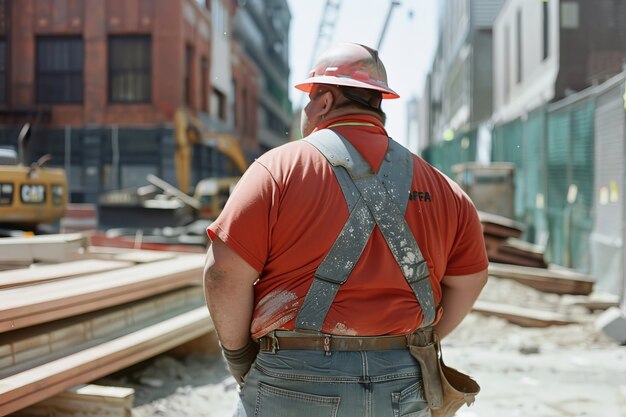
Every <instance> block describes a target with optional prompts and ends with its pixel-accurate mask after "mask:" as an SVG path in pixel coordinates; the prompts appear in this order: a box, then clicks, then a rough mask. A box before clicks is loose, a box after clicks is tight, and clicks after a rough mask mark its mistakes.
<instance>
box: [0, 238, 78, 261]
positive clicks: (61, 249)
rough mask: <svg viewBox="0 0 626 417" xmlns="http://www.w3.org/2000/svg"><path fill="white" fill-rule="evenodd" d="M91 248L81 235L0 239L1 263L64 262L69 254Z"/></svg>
mask: <svg viewBox="0 0 626 417" xmlns="http://www.w3.org/2000/svg"><path fill="white" fill-rule="evenodd" d="M87 246H89V238H88V237H87V235H84V234H81V233H68V234H57V235H41V236H33V237H7V238H2V239H0V263H1V262H3V261H9V262H15V261H26V262H38V261H53V262H59V261H64V260H66V259H67V258H68V257H69V254H70V253H72V252H74V251H77V250H78V249H80V248H86V247H87Z"/></svg>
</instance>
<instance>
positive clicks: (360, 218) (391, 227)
mask: <svg viewBox="0 0 626 417" xmlns="http://www.w3.org/2000/svg"><path fill="white" fill-rule="evenodd" d="M304 140H305V141H307V142H309V143H310V144H312V145H313V146H315V147H316V148H317V149H318V150H319V151H320V152H321V153H322V154H323V155H324V156H325V157H326V159H327V160H328V161H329V163H330V164H331V165H332V166H333V172H334V173H335V176H336V177H337V181H338V182H339V185H340V186H341V189H342V191H343V194H344V196H345V198H346V202H347V204H348V209H349V213H350V215H349V217H348V220H347V221H346V224H345V225H344V227H343V228H342V230H341V232H340V233H339V236H338V237H337V239H336V240H335V243H334V244H333V246H332V247H331V250H330V251H329V253H328V254H327V256H326V257H325V259H324V261H322V263H321V264H320V266H319V267H318V269H317V271H316V274H315V279H314V280H313V283H312V285H311V288H310V289H309V292H308V293H307V296H306V297H305V300H304V303H303V305H302V307H301V309H300V311H299V313H298V317H297V318H296V328H297V329H303V330H315V331H320V330H321V328H322V325H323V322H324V319H325V318H326V315H327V314H328V311H329V309H330V306H331V304H332V302H333V300H334V298H335V296H336V294H337V292H338V291H339V287H340V286H341V285H342V284H343V283H345V282H346V280H347V279H348V277H349V275H350V273H351V272H352V269H353V268H354V266H355V265H356V263H357V261H358V260H359V258H360V257H361V254H362V252H363V249H364V248H365V245H366V244H367V242H368V240H369V237H370V235H371V233H372V230H373V229H374V226H375V225H376V224H378V226H379V228H380V230H381V232H382V233H383V236H384V237H385V240H386V241H387V244H388V246H389V247H390V249H391V252H392V253H393V255H394V258H395V259H396V262H397V263H398V265H399V266H400V268H401V270H402V273H403V275H404V276H405V278H406V279H407V281H408V283H409V285H410V286H411V288H412V289H413V292H414V293H415V295H416V297H417V299H418V302H419V303H420V306H421V307H422V311H423V314H424V322H423V325H422V327H426V326H428V325H430V324H431V323H432V321H433V320H434V316H435V307H434V301H433V295H432V288H431V287H430V280H429V279H428V278H429V272H428V267H427V265H426V262H425V261H424V259H423V257H422V254H421V251H420V250H419V247H418V246H417V242H416V241H415V238H414V237H413V235H412V232H411V230H410V228H409V226H408V225H407V224H406V220H405V219H404V212H405V211H406V206H407V202H408V194H409V190H410V186H411V181H412V178H413V158H412V155H411V153H410V152H408V150H406V149H405V148H403V147H402V146H401V145H399V144H398V143H396V142H394V141H392V140H389V146H388V150H387V153H386V155H385V159H384V160H383V163H382V165H381V168H380V170H379V172H378V174H375V173H374V172H373V170H372V168H371V167H370V165H369V164H368V163H367V161H365V159H364V158H363V157H362V156H361V155H360V153H359V152H358V151H357V150H356V149H354V147H353V146H352V145H351V144H350V143H349V142H348V141H347V140H346V139H345V138H343V137H341V135H339V134H337V133H336V132H333V131H331V130H329V129H324V130H321V131H318V132H316V133H315V134H313V135H310V136H309V137H307V138H305V139H304Z"/></svg>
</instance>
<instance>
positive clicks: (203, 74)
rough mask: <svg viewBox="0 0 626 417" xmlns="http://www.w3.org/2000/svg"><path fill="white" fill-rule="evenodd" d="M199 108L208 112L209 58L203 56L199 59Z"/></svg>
mask: <svg viewBox="0 0 626 417" xmlns="http://www.w3.org/2000/svg"><path fill="white" fill-rule="evenodd" d="M200 98H201V100H202V102H201V103H200V109H201V110H202V111H203V112H205V113H208V112H209V60H208V59H207V57H205V56H203V57H202V58H201V59H200Z"/></svg>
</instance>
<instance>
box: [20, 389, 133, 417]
mask: <svg viewBox="0 0 626 417" xmlns="http://www.w3.org/2000/svg"><path fill="white" fill-rule="evenodd" d="M134 397H135V390H134V389H133V388H126V387H108V386H103V385H93V384H90V385H80V386H77V387H73V388H70V389H68V390H66V391H63V392H61V393H60V394H57V395H55V396H54V397H51V398H48V399H45V400H43V401H41V402H39V403H37V404H34V405H31V406H29V407H26V408H24V409H22V410H19V411H17V412H15V413H13V414H12V416H14V417H49V416H55V417H131V416H132V410H133V402H134Z"/></svg>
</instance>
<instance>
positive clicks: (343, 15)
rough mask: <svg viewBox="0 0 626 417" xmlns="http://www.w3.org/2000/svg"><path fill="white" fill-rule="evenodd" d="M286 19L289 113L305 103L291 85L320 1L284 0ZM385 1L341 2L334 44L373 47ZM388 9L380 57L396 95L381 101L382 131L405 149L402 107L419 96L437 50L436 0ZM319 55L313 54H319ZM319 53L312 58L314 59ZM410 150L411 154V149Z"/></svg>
mask: <svg viewBox="0 0 626 417" xmlns="http://www.w3.org/2000/svg"><path fill="white" fill-rule="evenodd" d="M287 2H288V4H289V8H290V11H291V15H292V20H291V27H290V52H289V53H290V67H291V74H290V79H289V85H290V98H291V101H292V103H293V106H294V109H295V108H297V107H298V106H299V105H300V103H304V104H306V100H304V101H303V98H302V96H303V95H304V93H301V92H300V91H298V90H296V89H295V88H293V84H294V83H296V82H297V81H300V80H301V79H304V78H306V77H307V75H308V73H309V71H310V69H311V68H309V67H310V65H311V61H312V55H313V49H314V47H315V41H316V39H317V34H318V31H319V24H320V20H321V18H322V12H323V10H324V5H325V4H326V0H287ZM390 3H391V0H341V6H340V9H339V14H338V15H337V20H336V25H335V30H334V36H333V39H332V43H335V42H356V43H361V44H364V45H368V46H371V47H374V48H376V46H377V45H378V42H379V38H380V35H381V31H382V29H383V26H384V23H385V19H386V17H387V13H388V11H389V7H390ZM400 3H401V4H400V5H399V6H396V7H395V8H394V9H393V13H392V15H391V20H390V22H389V25H388V26H387V30H386V32H385V36H384V39H383V44H382V45H381V48H380V50H379V54H380V58H381V60H382V61H383V63H384V64H385V68H386V69H387V78H388V82H389V86H390V87H391V88H392V89H393V90H394V91H396V92H397V93H398V94H400V98H399V99H396V100H384V102H383V110H384V111H385V113H387V125H386V127H387V132H388V133H389V135H390V136H391V137H392V138H393V139H395V140H396V141H398V142H400V143H402V144H403V145H405V146H407V141H406V131H407V128H406V105H407V103H408V101H409V100H410V99H411V98H412V97H415V96H420V95H421V94H422V91H423V86H424V80H425V78H426V76H427V74H428V71H429V70H430V68H431V66H432V59H433V55H434V51H435V48H436V46H437V19H438V18H437V0H401V1H400ZM321 52H322V51H319V53H321ZM319 53H318V54H316V55H318V56H319ZM412 150H413V151H414V149H412Z"/></svg>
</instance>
